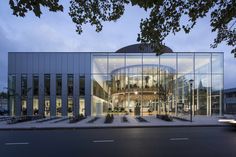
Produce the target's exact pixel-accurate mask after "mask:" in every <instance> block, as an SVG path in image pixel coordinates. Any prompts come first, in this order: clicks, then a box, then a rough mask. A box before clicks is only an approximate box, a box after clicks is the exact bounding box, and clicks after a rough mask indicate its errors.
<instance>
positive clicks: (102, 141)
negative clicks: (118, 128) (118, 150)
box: [93, 140, 114, 143]
mask: <svg viewBox="0 0 236 157" xmlns="http://www.w3.org/2000/svg"><path fill="white" fill-rule="evenodd" d="M111 142H114V140H94V141H93V143H111Z"/></svg>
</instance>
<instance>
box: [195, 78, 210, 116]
mask: <svg viewBox="0 0 236 157" xmlns="http://www.w3.org/2000/svg"><path fill="white" fill-rule="evenodd" d="M194 82H195V87H196V88H195V104H196V106H195V114H198V115H210V114H211V75H207V74H197V75H195V81H194Z"/></svg>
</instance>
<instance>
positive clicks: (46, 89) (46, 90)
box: [44, 74, 50, 96]
mask: <svg viewBox="0 0 236 157" xmlns="http://www.w3.org/2000/svg"><path fill="white" fill-rule="evenodd" d="M44 95H45V96H50V74H45V75H44Z"/></svg>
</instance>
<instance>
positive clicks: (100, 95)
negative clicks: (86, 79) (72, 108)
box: [92, 75, 111, 115]
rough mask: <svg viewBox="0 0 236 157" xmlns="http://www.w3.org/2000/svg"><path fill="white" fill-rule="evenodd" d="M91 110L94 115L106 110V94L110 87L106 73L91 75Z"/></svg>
mask: <svg viewBox="0 0 236 157" xmlns="http://www.w3.org/2000/svg"><path fill="white" fill-rule="evenodd" d="M92 80H93V103H94V110H93V112H94V113H95V114H96V115H102V114H103V113H104V112H105V113H107V111H108V104H109V102H108V95H109V92H110V88H111V83H110V81H109V80H108V77H107V75H93V76H92Z"/></svg>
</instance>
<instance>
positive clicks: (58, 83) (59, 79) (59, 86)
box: [56, 74, 62, 96]
mask: <svg viewBox="0 0 236 157" xmlns="http://www.w3.org/2000/svg"><path fill="white" fill-rule="evenodd" d="M61 94H62V75H61V74H56V95H57V96H61Z"/></svg>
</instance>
